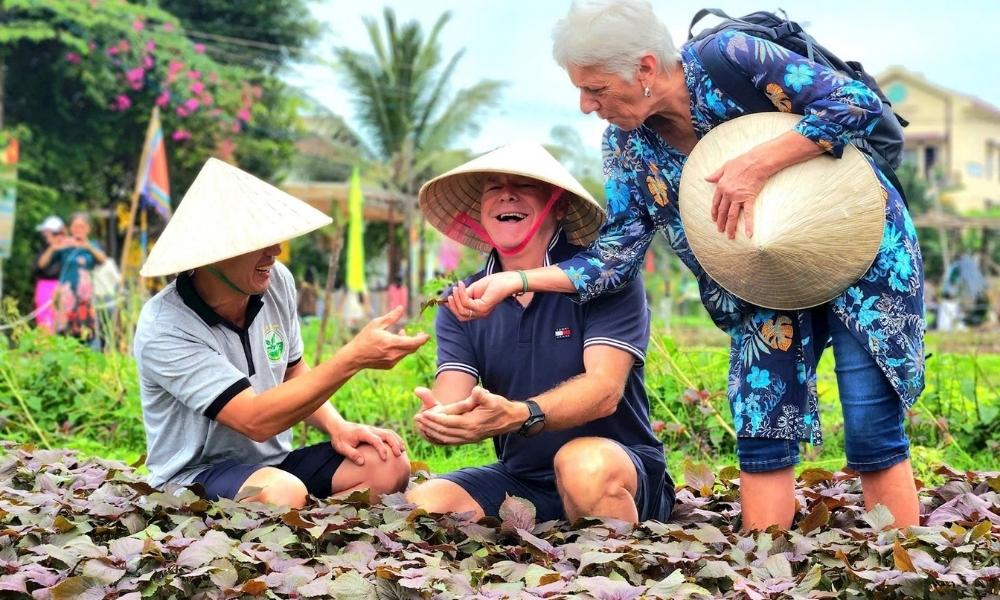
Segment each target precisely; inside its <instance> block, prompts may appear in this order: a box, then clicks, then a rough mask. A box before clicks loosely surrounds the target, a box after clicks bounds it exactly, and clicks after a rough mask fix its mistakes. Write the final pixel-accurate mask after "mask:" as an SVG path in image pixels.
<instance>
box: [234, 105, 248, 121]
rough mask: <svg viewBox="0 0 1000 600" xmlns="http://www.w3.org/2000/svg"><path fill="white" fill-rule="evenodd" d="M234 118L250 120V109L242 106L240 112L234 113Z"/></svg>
mask: <svg viewBox="0 0 1000 600" xmlns="http://www.w3.org/2000/svg"><path fill="white" fill-rule="evenodd" d="M236 118H237V119H239V120H241V121H244V122H250V109H249V108H247V107H245V106H244V107H243V108H241V109H240V112H238V113H236Z"/></svg>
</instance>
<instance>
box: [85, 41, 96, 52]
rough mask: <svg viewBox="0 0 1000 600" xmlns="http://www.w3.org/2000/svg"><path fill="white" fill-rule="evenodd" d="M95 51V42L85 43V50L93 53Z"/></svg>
mask: <svg viewBox="0 0 1000 600" xmlns="http://www.w3.org/2000/svg"><path fill="white" fill-rule="evenodd" d="M96 49H97V42H94V41H90V42H87V50H90V51H91V52H93V51H94V50H96Z"/></svg>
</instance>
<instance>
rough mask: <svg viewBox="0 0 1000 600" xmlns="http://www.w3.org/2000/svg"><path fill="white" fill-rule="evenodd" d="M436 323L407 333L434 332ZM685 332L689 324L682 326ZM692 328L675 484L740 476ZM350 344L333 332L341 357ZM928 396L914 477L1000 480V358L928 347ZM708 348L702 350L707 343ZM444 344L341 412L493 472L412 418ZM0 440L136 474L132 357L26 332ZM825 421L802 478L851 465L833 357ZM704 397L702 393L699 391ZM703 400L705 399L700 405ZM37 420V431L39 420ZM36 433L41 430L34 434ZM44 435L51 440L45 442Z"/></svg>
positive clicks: (676, 437) (673, 396)
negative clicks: (998, 475) (969, 474)
mask: <svg viewBox="0 0 1000 600" xmlns="http://www.w3.org/2000/svg"><path fill="white" fill-rule="evenodd" d="M432 312H433V311H428V313H427V314H426V315H424V317H423V318H422V319H421V320H419V321H417V322H415V323H412V324H410V325H408V326H407V329H408V330H409V331H415V330H424V331H432V330H433V327H432V319H433V315H432V314H431V313H432ZM673 323H674V324H675V325H677V324H678V323H679V321H677V320H674V321H673ZM680 323H683V327H681V326H679V325H678V326H677V327H675V328H672V329H671V332H670V334H668V333H667V332H666V331H664V329H663V327H662V325H657V326H656V327H655V328H654V331H655V334H654V337H653V340H652V341H651V344H650V350H649V353H648V359H647V363H646V364H647V369H646V378H647V381H646V382H647V389H648V392H649V397H650V404H651V413H652V418H653V420H655V421H662V422H663V423H664V424H666V428H665V429H664V431H663V432H662V433H661V437H662V439H663V441H664V445H665V448H666V453H667V459H668V465H669V468H670V470H671V473H672V474H673V475H674V478H675V479H676V480H680V479H681V478H682V473H683V463H684V461H685V460H689V459H690V460H696V461H700V462H705V463H708V464H710V465H712V466H713V467H715V468H717V469H721V468H722V467H724V466H727V465H735V464H736V456H735V451H734V441H735V440H734V438H733V436H732V433H731V425H730V422H731V419H730V414H729V406H728V401H727V400H726V398H725V393H724V392H725V385H726V373H727V368H728V351H727V348H726V347H725V345H724V341H725V338H724V337H723V338H721V340H722V342H721V343H720V337H719V336H718V335H716V330H714V328H713V327H712V325H711V323H710V322H709V321H708V319H707V318H705V317H702V318H700V319H699V318H696V317H691V318H688V319H686V320H684V321H680ZM317 331H318V323H317V322H316V321H313V322H310V323H309V324H307V325H306V326H305V327H304V329H303V339H304V343H305V354H306V359H307V360H308V361H310V362H312V359H313V354H314V352H315V340H316V334H317ZM349 336H350V332H347V331H344V330H337V329H335V328H333V327H332V326H331V328H330V332H329V334H328V338H329V337H332V339H333V340H334V342H335V343H334V345H333V346H329V347H328V349H327V350H326V351H325V352H324V356H325V357H329V355H330V354H331V352H332V349H330V348H333V347H338V346H339V345H340V344H342V343H343V342H344V341H345V340H347V339H349ZM928 340H929V344H928V345H929V349H930V351H931V352H932V353H933V355H932V356H931V358H930V359H929V360H928V362H927V390H926V391H925V393H924V395H923V396H922V397H921V399H920V401H919V402H918V403H917V405H916V406H915V407H914V409H913V410H912V411H911V412H910V414H909V416H908V421H909V423H908V433H909V435H910V438H911V441H912V444H913V457H914V461H913V463H914V469H915V471H916V472H917V474H918V477H920V478H921V479H923V480H924V481H925V482H933V481H936V479H935V477H936V476H935V475H934V474H933V473H932V469H933V468H934V467H936V466H937V465H938V464H941V463H947V464H949V465H951V466H953V467H955V468H957V469H963V470H1000V459H998V458H997V456H998V452H997V450H998V447H997V446H998V440H1000V416H998V415H1000V394H998V393H997V389H998V386H1000V354H985V353H980V352H977V351H976V350H975V349H973V350H972V351H969V352H942V351H938V350H937V348H938V347H941V346H948V347H953V346H954V343H953V342H954V340H953V339H950V338H942V337H941V336H939V335H933V336H929V338H928ZM699 342H701V343H699ZM434 367H435V348H434V344H433V341H432V342H429V343H428V344H427V345H426V346H425V347H424V348H422V349H421V350H420V351H419V352H418V353H416V354H415V355H413V356H410V357H407V358H406V359H404V360H403V361H402V362H401V363H400V364H399V365H397V367H396V368H395V369H393V370H391V371H365V372H362V373H361V374H359V375H357V376H356V377H354V378H353V379H352V380H350V381H349V382H347V384H345V385H344V387H343V388H342V389H341V390H340V391H339V392H338V393H337V394H336V395H335V397H334V398H333V403H334V405H335V406H336V407H337V409H338V410H339V411H340V412H341V413H342V414H343V415H344V416H345V417H346V418H348V419H351V420H356V421H359V422H364V423H370V424H376V425H380V426H384V427H389V428H392V429H395V430H397V431H399V432H400V433H401V434H402V435H403V437H404V439H405V440H406V442H407V446H408V451H409V453H410V456H411V459H413V460H417V461H421V462H424V463H426V465H427V466H428V467H429V468H430V470H431V471H432V472H437V473H440V472H445V471H449V470H453V469H456V468H460V467H463V466H476V465H482V464H486V463H489V462H492V461H493V460H494V457H493V448H492V444H491V443H490V442H488V441H486V442H483V443H480V444H477V445H470V446H464V447H439V446H434V445H432V444H429V443H428V442H426V441H425V440H423V439H422V438H420V437H419V436H418V435H417V434H416V431H415V428H414V427H413V415H414V413H415V412H416V411H417V410H418V408H419V406H420V403H419V400H418V399H417V398H416V396H414V395H413V392H412V390H413V388H414V387H416V386H419V385H430V384H431V383H432V378H433V374H434V371H435V368H434ZM0 375H2V377H0V399H3V400H2V401H0V429H2V431H0V437H2V438H3V439H8V440H14V441H22V442H32V443H36V444H42V445H44V442H47V443H48V445H50V446H53V447H69V448H74V449H77V450H80V451H81V452H83V453H84V454H86V455H92V456H102V457H105V458H113V459H117V460H122V461H124V462H127V463H133V462H136V461H137V459H138V458H139V457H140V456H141V455H142V454H143V452H144V447H145V437H144V433H143V429H142V415H141V410H140V404H139V399H138V377H137V375H136V372H135V363H134V360H133V359H132V357H131V356H128V355H120V354H114V353H112V354H104V355H102V354H94V353H92V352H90V351H89V350H87V349H85V348H82V347H80V346H79V345H78V344H76V342H74V341H72V340H66V339H63V338H54V337H51V336H42V335H39V334H37V332H34V331H32V330H21V331H19V332H17V333H16V334H15V336H14V337H13V338H12V339H10V340H9V342H5V341H3V340H0ZM818 377H819V381H818V390H819V393H820V408H821V418H822V423H823V431H824V437H825V440H826V443H825V444H824V445H823V446H822V447H819V448H814V447H808V446H804V447H803V452H802V456H803V463H802V465H801V466H800V467H799V470H800V471H801V470H803V469H806V468H810V467H821V468H825V469H830V470H836V469H839V468H841V467H842V466H843V465H844V454H843V436H842V428H843V419H842V417H841V415H840V409H839V404H838V402H837V387H836V377H835V375H834V371H833V358H832V352H826V353H824V357H823V360H822V362H821V363H820V367H819V370H818ZM689 390H693V391H689ZM698 392H701V394H698ZM28 415H30V416H31V417H32V419H30V420H29V419H28V418H27V416H28ZM32 422H33V423H34V425H33V424H32ZM39 432H41V434H42V435H44V437H45V440H44V441H43V440H42V439H41V437H40V436H39ZM295 436H296V442H297V443H304V442H305V441H320V440H322V439H323V438H322V437H321V436H320V434H319V433H318V432H315V431H311V432H308V434H306V433H304V429H303V428H302V427H297V428H296V430H295Z"/></svg>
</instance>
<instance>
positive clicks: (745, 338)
mask: <svg viewBox="0 0 1000 600" xmlns="http://www.w3.org/2000/svg"><path fill="white" fill-rule="evenodd" d="M714 43H719V44H720V45H722V49H723V51H724V53H725V56H727V57H728V58H729V60H731V61H732V62H733V64H734V65H736V66H737V67H738V68H739V70H741V71H742V72H743V73H745V74H746V77H747V80H748V81H749V82H751V83H752V84H753V85H755V86H756V87H757V88H758V89H760V90H761V91H762V92H763V93H764V94H766V95H767V97H768V98H769V99H770V100H771V102H772V103H773V104H774V105H775V108H776V109H777V110H781V111H783V112H793V113H796V114H801V115H804V116H803V118H802V120H801V121H799V123H798V124H797V125H796V127H795V131H797V132H799V133H801V134H802V135H804V136H806V137H807V138H809V139H811V140H813V141H814V142H816V143H817V144H818V145H819V146H820V147H822V148H823V149H824V150H826V151H827V152H829V153H831V154H832V155H834V156H837V157H840V156H841V155H842V153H843V151H844V146H845V144H848V143H850V141H851V139H852V138H854V137H855V136H863V135H865V134H867V133H868V132H870V131H871V129H872V128H873V127H874V126H875V124H876V123H877V121H878V118H879V114H880V112H881V102H880V101H879V99H878V96H877V95H876V94H875V93H874V92H872V91H871V90H870V89H869V88H868V87H867V86H865V85H864V84H862V83H860V82H858V81H855V80H853V79H850V78H849V77H847V76H845V75H843V74H841V73H839V72H837V71H833V70H830V69H828V68H825V67H823V66H820V65H818V64H816V63H814V62H812V61H810V60H808V59H807V58H805V57H803V56H799V55H797V54H795V53H793V52H790V51H788V50H786V49H784V48H782V47H780V46H778V45H776V44H773V43H771V42H768V41H765V40H761V39H758V38H755V37H752V36H749V35H746V34H744V33H740V32H732V31H730V32H725V33H722V34H720V35H718V36H717V38H716V42H714ZM681 63H682V65H683V68H684V75H685V82H686V84H687V89H688V93H689V94H690V97H691V117H692V122H693V124H694V128H695V131H696V132H697V134H698V137H699V138H700V137H702V136H704V135H705V134H706V133H708V131H709V130H711V129H712V128H713V127H715V126H716V125H719V124H720V123H723V122H725V121H728V120H729V119H732V118H735V117H738V116H740V115H742V114H745V113H746V111H745V110H744V109H743V108H742V107H741V106H740V105H739V104H737V103H736V102H735V101H734V100H733V99H731V98H729V97H727V96H726V95H725V94H724V93H723V92H722V91H721V90H720V89H719V88H717V87H716V86H715V85H713V83H712V81H711V79H710V78H709V76H708V73H707V72H706V71H705V69H704V67H703V66H702V64H701V62H700V60H699V58H698V56H697V54H696V52H695V50H694V48H693V47H691V45H685V46H684V47H683V48H682V49H681ZM603 152H604V177H605V191H606V193H607V198H608V221H607V222H606V223H605V225H604V228H603V229H602V230H601V234H600V237H599V238H598V239H597V240H596V241H595V242H594V243H593V244H592V245H591V246H590V247H589V248H588V249H587V250H586V251H584V252H581V253H580V254H577V255H576V256H575V257H573V258H572V259H570V260H567V261H564V262H561V263H559V266H560V267H561V268H562V269H563V270H564V272H565V273H566V274H567V276H569V278H570V280H571V281H572V282H573V284H574V286H575V287H576V290H577V293H578V295H579V299H580V301H587V300H589V299H590V298H593V297H595V296H598V295H601V294H605V293H608V292H613V291H616V290H617V289H619V288H620V287H621V286H622V285H624V283H625V282H627V281H629V280H631V279H632V278H633V277H635V276H636V273H637V272H638V270H639V268H640V267H641V265H642V262H643V258H644V256H645V253H646V249H647V248H648V247H649V244H650V242H651V241H652V239H653V235H654V234H655V233H656V232H657V231H663V233H664V235H665V236H666V238H667V241H668V243H669V244H670V246H671V248H673V250H674V252H676V253H677V255H678V256H679V257H680V259H681V261H683V262H684V264H685V265H686V266H687V267H688V268H689V269H690V270H691V272H692V273H694V275H695V277H696V278H697V280H698V285H699V289H700V291H701V299H702V303H703V304H704V305H705V308H706V309H708V312H709V314H710V315H711V317H712V319H713V321H714V322H715V323H716V325H717V326H718V327H719V328H721V329H722V330H723V331H725V332H727V333H728V334H729V335H730V337H731V339H732V343H731V347H730V370H729V383H728V395H729V401H730V406H731V408H732V413H733V419H734V422H735V427H736V431H737V433H738V435H739V436H741V437H762V438H779V439H789V440H806V441H809V442H811V443H814V444H819V443H821V442H822V433H821V430H820V423H819V412H818V406H817V396H816V363H817V357H818V352H819V351H820V350H822V348H823V347H825V346H826V344H827V343H828V341H829V340H828V339H815V338H814V336H813V322H812V312H811V311H809V310H802V311H776V310H769V309H765V308H761V307H758V306H753V305H750V304H748V303H746V302H744V301H742V300H740V299H739V298H737V297H736V296H734V295H732V294H731V293H729V292H727V291H726V290H725V289H723V288H722V287H721V286H720V285H719V284H717V283H716V282H715V281H713V280H712V279H711V278H709V277H708V275H707V274H706V273H705V271H704V269H702V267H701V265H700V264H699V263H698V261H697V260H696V259H695V257H694V254H693V253H692V252H691V247H690V246H689V245H688V241H687V238H686V236H685V232H684V227H683V225H682V224H681V217H680V211H679V209H678V206H677V199H678V187H679V185H680V179H681V169H683V167H684V162H685V160H686V159H687V156H686V155H685V154H683V153H681V152H679V151H678V150H676V149H675V148H672V147H671V146H669V145H668V144H667V143H666V142H664V141H663V139H662V138H660V137H659V136H658V135H657V134H656V133H655V132H654V131H653V130H652V129H650V128H648V127H646V126H644V125H643V126H640V127H639V128H637V129H634V130H631V131H625V130H622V129H620V128H618V127H616V126H614V125H612V126H609V127H608V128H607V130H606V131H605V133H604V141H603ZM872 169H874V170H875V172H876V174H877V175H878V177H879V180H880V181H881V183H882V186H883V188H884V189H883V194H884V196H885V197H886V209H885V211H886V223H885V233H884V236H883V238H882V245H881V247H880V249H879V252H878V255H877V257H876V259H875V262H874V263H873V264H872V266H871V268H870V269H869V270H868V272H867V273H866V274H865V275H864V276H863V277H862V278H861V279H860V280H858V281H857V282H855V283H854V284H853V285H852V286H850V287H849V288H848V289H847V290H845V291H844V292H843V293H842V294H841V295H840V296H838V297H837V298H835V299H834V300H832V301H831V304H832V308H833V311H834V313H835V314H836V315H837V316H838V317H839V318H840V319H841V320H842V321H843V322H844V323H845V324H846V325H847V327H848V329H849V330H850V331H851V332H852V333H853V334H854V336H855V337H856V338H857V339H858V341H859V342H861V343H862V344H863V345H864V346H865V347H866V348H868V351H869V352H870V354H871V356H872V357H873V358H874V359H875V361H876V362H877V363H878V365H879V367H881V369H882V371H883V372H884V373H885V375H886V377H887V378H888V380H889V382H890V383H891V384H892V386H893V388H894V389H895V390H896V392H897V393H898V394H899V397H900V399H901V401H902V402H903V404H904V405H905V406H907V407H909V406H910V405H912V404H913V403H914V402H915V401H916V399H917V397H918V396H919V394H920V392H921V391H922V390H923V387H924V347H923V334H924V319H923V263H922V258H921V256H920V247H919V246H918V245H917V235H916V231H915V230H914V228H913V223H912V221H911V220H910V216H909V213H908V212H907V210H906V207H905V205H904V204H903V201H902V198H901V197H900V195H899V193H898V192H897V191H896V190H895V189H894V188H893V187H892V185H891V184H890V183H889V181H888V180H887V179H886V178H885V176H884V175H883V174H882V173H881V172H879V170H878V169H877V168H876V167H875V165H874V163H872ZM827 338H828V336H827Z"/></svg>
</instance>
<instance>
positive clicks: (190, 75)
mask: <svg viewBox="0 0 1000 600" xmlns="http://www.w3.org/2000/svg"><path fill="white" fill-rule="evenodd" d="M187 76H188V79H201V71H193V70H192V71H188V73H187Z"/></svg>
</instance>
